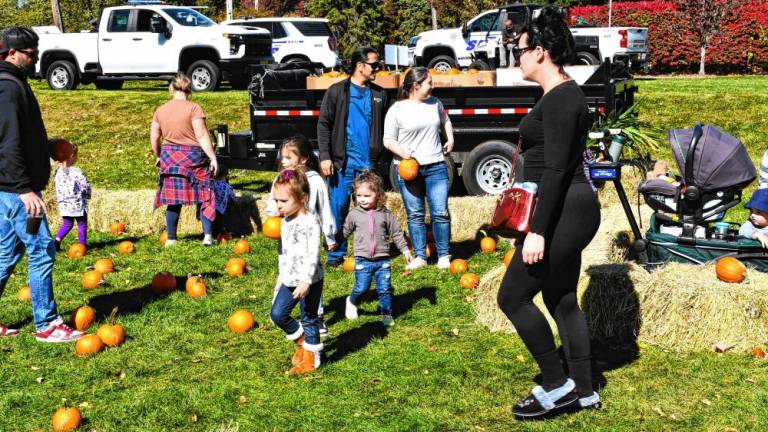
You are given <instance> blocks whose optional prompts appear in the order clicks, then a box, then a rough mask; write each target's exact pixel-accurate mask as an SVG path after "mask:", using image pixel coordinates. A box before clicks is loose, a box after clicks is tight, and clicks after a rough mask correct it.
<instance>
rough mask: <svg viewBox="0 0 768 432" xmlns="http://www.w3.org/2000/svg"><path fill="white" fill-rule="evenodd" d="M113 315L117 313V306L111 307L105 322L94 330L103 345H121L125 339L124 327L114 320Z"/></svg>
mask: <svg viewBox="0 0 768 432" xmlns="http://www.w3.org/2000/svg"><path fill="white" fill-rule="evenodd" d="M115 315H117V308H114V309H112V313H111V314H110V315H109V319H108V320H107V323H106V324H102V325H101V326H99V329H98V330H97V331H96V334H97V335H98V336H99V339H101V341H102V342H104V345H106V346H110V347H115V346H118V345H121V344H122V343H123V342H124V341H125V328H124V327H123V326H122V325H121V324H117V323H116V322H115Z"/></svg>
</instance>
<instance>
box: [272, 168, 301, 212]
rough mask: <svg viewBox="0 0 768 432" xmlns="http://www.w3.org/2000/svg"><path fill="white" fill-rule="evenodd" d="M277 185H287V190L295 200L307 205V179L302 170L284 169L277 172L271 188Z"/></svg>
mask: <svg viewBox="0 0 768 432" xmlns="http://www.w3.org/2000/svg"><path fill="white" fill-rule="evenodd" d="M278 186H286V187H288V191H289V192H290V194H291V195H293V197H294V198H296V200H297V201H303V202H304V206H306V205H307V198H308V197H309V180H307V176H306V175H305V174H304V171H302V170H295V169H286V170H282V171H280V172H279V173H278V174H277V178H275V182H274V184H273V186H272V188H276V187H278Z"/></svg>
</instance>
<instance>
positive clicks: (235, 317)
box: [227, 309, 255, 334]
mask: <svg viewBox="0 0 768 432" xmlns="http://www.w3.org/2000/svg"><path fill="white" fill-rule="evenodd" d="M254 325H255V321H254V320H253V314H251V313H250V312H248V311H247V310H244V309H238V310H236V311H235V312H234V313H233V314H232V315H230V317H229V319H228V320H227V327H229V329H230V330H231V331H232V332H234V333H238V334H243V333H247V332H248V331H249V330H250V329H252V328H253V326H254Z"/></svg>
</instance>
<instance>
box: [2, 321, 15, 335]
mask: <svg viewBox="0 0 768 432" xmlns="http://www.w3.org/2000/svg"><path fill="white" fill-rule="evenodd" d="M18 335H19V331H18V330H16V329H12V328H8V327H6V326H4V325H2V324H0V337H5V336H9V337H10V336H18Z"/></svg>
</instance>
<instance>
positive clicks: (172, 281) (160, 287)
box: [152, 271, 176, 294]
mask: <svg viewBox="0 0 768 432" xmlns="http://www.w3.org/2000/svg"><path fill="white" fill-rule="evenodd" d="M175 290H176V276H174V275H173V274H171V273H169V272H167V271H161V272H158V273H156V274H155V275H154V276H153V277H152V292H153V293H155V294H164V293H169V292H172V291H175Z"/></svg>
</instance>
